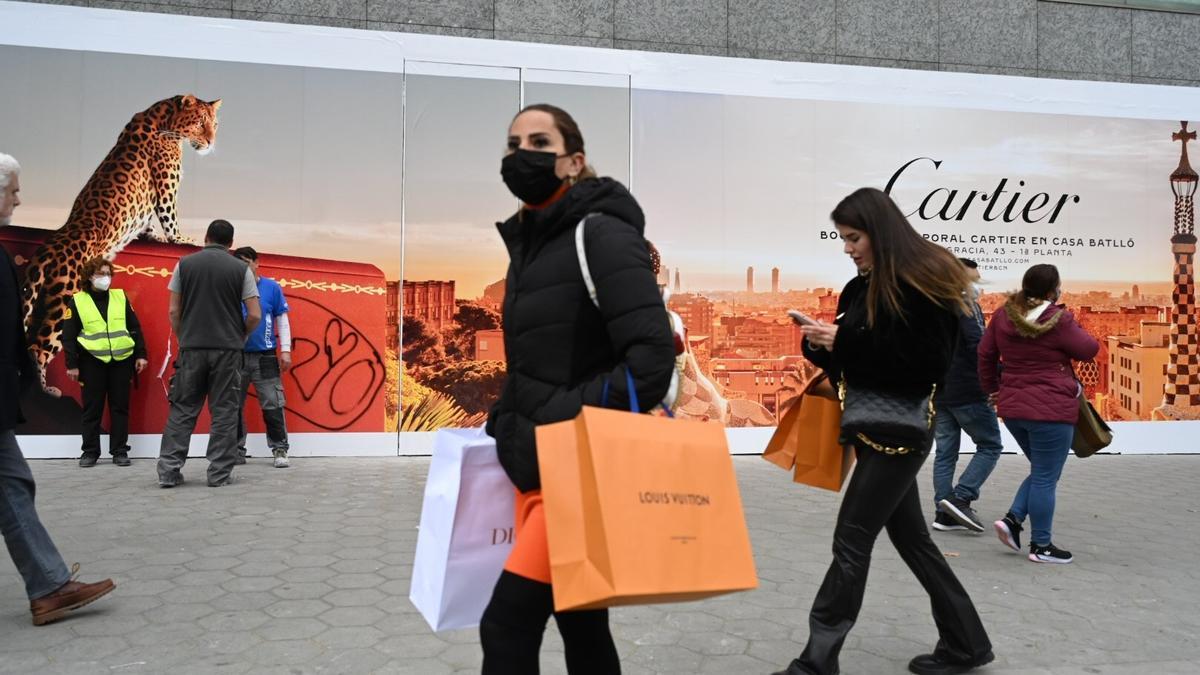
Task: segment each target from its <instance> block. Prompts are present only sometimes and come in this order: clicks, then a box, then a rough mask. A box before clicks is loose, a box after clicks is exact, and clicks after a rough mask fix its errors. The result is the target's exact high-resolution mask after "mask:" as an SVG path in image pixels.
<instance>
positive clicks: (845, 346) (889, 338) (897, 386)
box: [804, 276, 959, 442]
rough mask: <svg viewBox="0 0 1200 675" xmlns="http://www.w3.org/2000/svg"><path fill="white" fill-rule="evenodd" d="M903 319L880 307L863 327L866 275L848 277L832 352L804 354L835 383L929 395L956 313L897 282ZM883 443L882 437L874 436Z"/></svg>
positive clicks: (950, 348) (944, 364) (943, 366)
mask: <svg viewBox="0 0 1200 675" xmlns="http://www.w3.org/2000/svg"><path fill="white" fill-rule="evenodd" d="M901 294H902V298H903V300H902V305H903V307H904V312H905V316H904V318H903V319H901V318H898V317H895V316H891V315H890V314H887V313H883V312H881V313H880V314H879V315H877V316H876V317H875V325H874V326H873V327H868V326H867V278H866V277H862V276H858V277H855V278H854V279H852V280H850V283H848V284H846V287H845V288H844V289H843V290H842V295H841V297H840V298H838V308H837V312H838V319H837V322H836V323H837V324H838V326H839V328H838V334H837V339H836V340H835V341H834V343H833V352H832V353H831V352H828V351H826V350H824V349H814V348H812V347H811V346H810V345H809V344H808V341H807V340H806V341H805V343H804V355H805V356H806V357H807V358H808V360H809V361H812V362H813V363H814V364H816V365H817V366H820V367H821V368H822V369H824V370H825V372H827V373H829V376H830V379H831V380H833V382H834V383H837V382H838V380H839V378H841V377H843V376H844V377H845V378H846V384H847V385H848V386H859V387H863V388H864V389H871V390H875V391H882V392H886V393H894V394H899V395H904V396H917V395H923V396H927V395H929V391H930V389H931V388H932V387H933V385H934V384H937V385H938V386H939V387H940V386H941V385H942V383H943V381H944V380H945V378H946V371H947V370H948V369H949V367H950V361H951V358H952V356H953V354H954V347H955V343H956V342H957V341H958V326H959V321H958V318H959V316H958V315H959V313H958V312H957V311H955V310H952V309H947V308H944V307H942V306H940V305H938V304H936V303H934V302H933V301H932V300H930V299H929V298H926V297H925V296H924V295H922V294H921V293H920V292H919V291H917V290H916V289H915V288H913V287H912V286H909V285H907V284H903V283H902V284H901ZM875 440H878V441H881V442H884V440H883V439H875Z"/></svg>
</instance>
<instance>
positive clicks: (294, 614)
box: [266, 600, 330, 619]
mask: <svg viewBox="0 0 1200 675" xmlns="http://www.w3.org/2000/svg"><path fill="white" fill-rule="evenodd" d="M329 609H330V605H329V604H327V603H324V602H321V601H320V600H279V601H277V602H275V603H274V604H272V605H271V606H270V607H267V610H266V611H267V614H270V615H271V616H273V617H275V618H277V619H295V618H301V617H311V616H317V615H318V614H321V613H323V612H325V611H327V610H329Z"/></svg>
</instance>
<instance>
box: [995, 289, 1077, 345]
mask: <svg viewBox="0 0 1200 675" xmlns="http://www.w3.org/2000/svg"><path fill="white" fill-rule="evenodd" d="M1039 304H1040V303H1039ZM1034 309H1036V305H1035V306H1034V307H1030V306H1028V305H1027V304H1026V303H1024V302H1022V301H1021V300H1020V298H1019V297H1018V294H1016V293H1014V294H1012V295H1010V296H1008V302H1005V303H1004V313H1005V314H1007V315H1008V320H1009V321H1011V322H1012V324H1013V328H1015V329H1016V331H1017V335H1020V336H1021V337H1025V338H1030V339H1034V338H1040V337H1041V336H1043V335H1045V334H1046V333H1049V332H1050V331H1052V330H1054V327H1055V326H1057V325H1058V320H1059V319H1060V318H1062V316H1063V314H1064V308H1063V307H1062V306H1061V305H1054V304H1051V305H1050V307H1048V308H1047V309H1056V310H1057V311H1055V312H1054V313H1053V314H1050V315H1049V316H1046V313H1045V312H1043V313H1042V316H1040V317H1038V318H1037V319H1036V320H1034V321H1030V320H1029V319H1028V318H1027V315H1028V314H1029V312H1031V311H1032V310H1034Z"/></svg>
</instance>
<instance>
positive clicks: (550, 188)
mask: <svg viewBox="0 0 1200 675" xmlns="http://www.w3.org/2000/svg"><path fill="white" fill-rule="evenodd" d="M564 156H565V155H564ZM557 161H558V155H556V154H554V153H553V152H538V151H536V150H523V149H519V150H517V151H515V152H513V153H512V154H511V155H506V156H505V157H504V160H503V161H502V162H500V176H501V177H502V178H503V179H504V184H505V185H507V186H508V190H509V191H510V192H512V193H513V196H515V197H516V198H517V199H520V200H521V201H523V202H525V203H526V204H541V203H543V202H545V201H546V200H547V199H550V198H551V197H553V196H554V193H555V192H557V191H558V189H559V188H560V187H562V184H563V180H562V179H561V178H559V177H558V176H557V175H555V173H554V165H555V162H557Z"/></svg>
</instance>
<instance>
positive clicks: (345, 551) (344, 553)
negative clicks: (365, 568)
mask: <svg viewBox="0 0 1200 675" xmlns="http://www.w3.org/2000/svg"><path fill="white" fill-rule="evenodd" d="M333 554H334V555H335V556H337V557H339V558H341V559H342V560H373V559H377V558H379V557H381V556H383V554H384V553H383V551H380V550H379V549H377V548H342V549H338V550H336V551H334V552H333Z"/></svg>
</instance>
